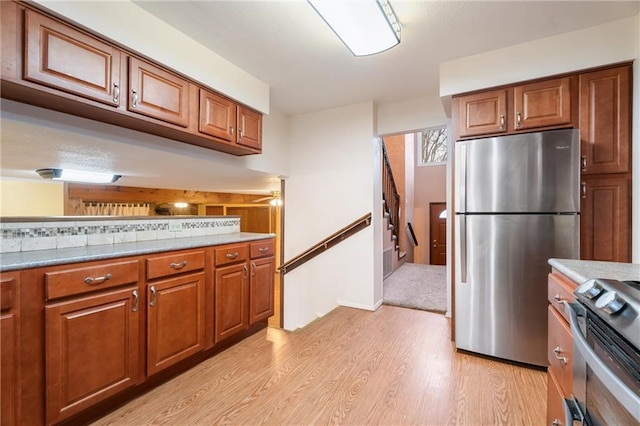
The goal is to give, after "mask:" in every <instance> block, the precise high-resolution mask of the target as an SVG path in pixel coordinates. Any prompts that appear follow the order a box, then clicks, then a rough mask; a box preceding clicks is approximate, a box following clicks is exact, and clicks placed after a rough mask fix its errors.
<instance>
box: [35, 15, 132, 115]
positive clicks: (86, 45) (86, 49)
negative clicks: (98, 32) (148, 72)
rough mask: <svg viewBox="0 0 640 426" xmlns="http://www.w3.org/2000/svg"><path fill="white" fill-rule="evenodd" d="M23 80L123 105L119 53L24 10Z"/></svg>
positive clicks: (97, 41)
mask: <svg viewBox="0 0 640 426" xmlns="http://www.w3.org/2000/svg"><path fill="white" fill-rule="evenodd" d="M25 19H26V23H25V32H26V35H25V37H26V39H25V49H26V57H25V62H24V78H25V79H26V80H29V81H33V82H36V83H40V84H44V85H46V86H49V87H53V88H56V89H60V90H64V91H66V92H69V93H73V94H76V95H79V96H83V97H85V98H88V99H92V100H94V101H99V102H102V103H104V104H107V105H114V106H119V105H120V89H121V88H120V58H121V55H120V51H119V50H118V49H116V48H115V47H113V46H110V45H108V44H106V43H103V42H102V41H100V40H98V39H96V38H93V37H91V36H88V35H86V34H84V33H82V32H80V31H77V30H75V29H73V28H70V27H68V26H66V25H63V24H61V23H59V22H57V21H54V20H53V19H49V18H47V17H45V16H42V15H40V14H38V13H36V12H34V11H32V10H28V9H27V10H26V11H25Z"/></svg>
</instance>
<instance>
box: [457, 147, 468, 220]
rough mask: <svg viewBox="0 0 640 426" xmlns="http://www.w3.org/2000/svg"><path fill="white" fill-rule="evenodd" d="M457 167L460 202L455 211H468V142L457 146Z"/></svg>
mask: <svg viewBox="0 0 640 426" xmlns="http://www.w3.org/2000/svg"><path fill="white" fill-rule="evenodd" d="M456 148H457V149H458V151H457V154H458V155H457V157H456V162H457V163H458V164H457V165H456V168H457V169H458V176H457V178H458V184H457V187H458V203H457V206H456V209H455V211H457V212H460V213H465V212H466V211H467V144H466V143H464V142H463V143H460V144H459V145H458V146H457V147H456Z"/></svg>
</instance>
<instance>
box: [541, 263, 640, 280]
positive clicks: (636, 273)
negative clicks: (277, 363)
mask: <svg viewBox="0 0 640 426" xmlns="http://www.w3.org/2000/svg"><path fill="white" fill-rule="evenodd" d="M549 264H550V265H551V266H552V267H553V268H555V269H556V270H557V271H558V272H560V273H562V274H564V275H565V276H566V277H568V278H570V279H571V280H573V281H574V282H576V283H577V284H581V283H583V282H585V281H587V280H590V279H593V278H606V279H613V280H618V281H626V280H634V281H635V280H640V264H636V263H620V262H602V261H595V260H576V259H549Z"/></svg>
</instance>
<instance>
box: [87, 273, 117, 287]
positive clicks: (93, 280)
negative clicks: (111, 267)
mask: <svg viewBox="0 0 640 426" xmlns="http://www.w3.org/2000/svg"><path fill="white" fill-rule="evenodd" d="M111 276H112V275H111V274H107V275H105V276H104V277H98V278H91V277H87V278H85V279H84V282H85V284H89V285H95V284H100V283H103V282H105V281H107V280H110V279H111Z"/></svg>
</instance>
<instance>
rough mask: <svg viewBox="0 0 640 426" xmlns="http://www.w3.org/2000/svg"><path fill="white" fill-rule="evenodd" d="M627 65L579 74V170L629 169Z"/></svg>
mask: <svg viewBox="0 0 640 426" xmlns="http://www.w3.org/2000/svg"><path fill="white" fill-rule="evenodd" d="M630 74H631V67H621V68H613V69H607V70H602V71H595V72H590V73H586V74H581V75H580V139H581V147H580V148H581V153H582V173H583V174H597V173H625V172H628V171H629V170H630V164H629V150H630V148H631V132H630V122H631V121H630V117H631V103H630V92H631V86H630V84H629V81H630Z"/></svg>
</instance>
